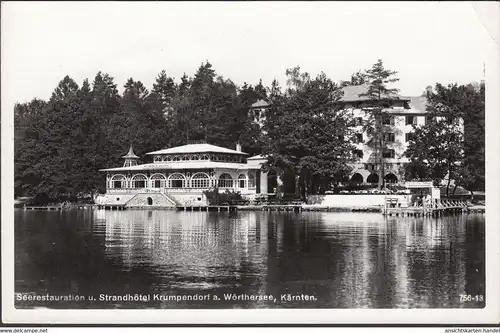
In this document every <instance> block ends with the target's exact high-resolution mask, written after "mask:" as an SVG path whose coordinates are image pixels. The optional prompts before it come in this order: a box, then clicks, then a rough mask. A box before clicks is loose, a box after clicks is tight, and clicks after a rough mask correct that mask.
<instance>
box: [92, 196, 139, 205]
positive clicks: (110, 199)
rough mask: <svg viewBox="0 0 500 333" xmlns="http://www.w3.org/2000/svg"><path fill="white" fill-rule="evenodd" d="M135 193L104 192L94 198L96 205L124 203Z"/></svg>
mask: <svg viewBox="0 0 500 333" xmlns="http://www.w3.org/2000/svg"><path fill="white" fill-rule="evenodd" d="M134 195H135V194H105V195H99V196H97V197H96V198H95V203H96V204H97V205H125V204H126V203H127V201H129V200H130V199H132V198H133V196H134Z"/></svg>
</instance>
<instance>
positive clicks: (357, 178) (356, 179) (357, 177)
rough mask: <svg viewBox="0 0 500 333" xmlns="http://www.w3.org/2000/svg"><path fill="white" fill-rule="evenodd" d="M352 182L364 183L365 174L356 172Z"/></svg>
mask: <svg viewBox="0 0 500 333" xmlns="http://www.w3.org/2000/svg"><path fill="white" fill-rule="evenodd" d="M351 182H353V183H354V184H361V183H363V176H362V175H361V174H360V173H355V174H354V175H352V177H351Z"/></svg>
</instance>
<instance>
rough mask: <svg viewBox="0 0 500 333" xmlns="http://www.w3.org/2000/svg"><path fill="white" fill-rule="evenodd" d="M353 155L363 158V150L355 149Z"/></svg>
mask: <svg viewBox="0 0 500 333" xmlns="http://www.w3.org/2000/svg"><path fill="white" fill-rule="evenodd" d="M353 155H354V156H356V157H357V158H363V151H362V150H359V149H355V150H353Z"/></svg>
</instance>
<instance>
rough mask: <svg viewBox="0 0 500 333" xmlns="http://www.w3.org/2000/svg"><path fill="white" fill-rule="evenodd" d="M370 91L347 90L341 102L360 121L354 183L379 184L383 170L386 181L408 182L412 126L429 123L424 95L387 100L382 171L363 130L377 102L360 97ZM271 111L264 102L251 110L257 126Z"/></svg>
mask: <svg viewBox="0 0 500 333" xmlns="http://www.w3.org/2000/svg"><path fill="white" fill-rule="evenodd" d="M367 90H368V86H367V85H359V86H347V87H344V88H343V92H344V95H343V97H342V98H341V99H340V101H339V103H341V104H342V106H343V108H344V109H347V110H349V111H351V116H352V117H353V118H354V119H355V120H356V127H355V128H354V130H355V132H356V135H355V139H354V145H355V146H356V150H355V151H354V152H353V153H354V154H355V156H357V161H356V162H355V163H353V164H352V165H351V166H352V167H353V170H352V172H351V175H350V180H351V181H352V182H354V183H359V184H376V183H378V177H379V175H380V176H382V175H381V172H382V169H384V175H383V177H384V178H385V180H386V182H399V181H404V164H406V163H408V162H409V159H408V158H407V157H405V156H404V153H405V151H406V150H407V148H408V141H409V139H410V137H411V135H412V132H413V126H412V125H424V124H425V120H426V116H427V115H428V112H427V111H426V98H425V97H421V96H418V97H404V96H401V95H398V94H394V95H391V97H390V98H387V101H388V102H389V103H390V106H389V107H387V108H386V109H384V112H385V113H386V114H387V115H388V117H386V118H385V119H384V126H386V127H387V128H386V131H387V134H386V137H385V140H384V142H385V145H386V148H387V149H385V150H384V151H383V156H382V160H383V163H384V164H385V165H384V168H382V166H381V163H380V159H378V158H377V156H376V152H375V151H374V149H372V148H371V147H370V145H369V144H368V140H369V139H370V136H369V135H368V133H366V132H365V131H364V130H363V123H364V122H366V121H367V120H368V115H367V113H366V112H367V111H365V109H366V108H369V107H370V106H371V105H372V104H371V103H372V102H373V101H370V99H369V98H368V97H364V96H363V97H360V96H359V95H360V94H363V93H366V92H367ZM267 108H269V104H267V103H266V102H265V101H263V100H260V101H258V102H256V103H254V104H253V105H252V107H251V110H252V111H253V116H254V121H255V122H256V123H258V124H261V125H262V124H263V122H264V120H265V114H266V110H267ZM368 112H369V111H368Z"/></svg>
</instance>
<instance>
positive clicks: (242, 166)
mask: <svg viewBox="0 0 500 333" xmlns="http://www.w3.org/2000/svg"><path fill="white" fill-rule="evenodd" d="M170 169H175V170H180V169H235V170H248V169H260V165H257V164H247V163H226V162H212V161H196V162H193V161H191V162H171V163H169V162H160V163H146V164H139V165H133V166H129V167H119V168H110V169H101V170H99V171H150V170H170Z"/></svg>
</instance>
